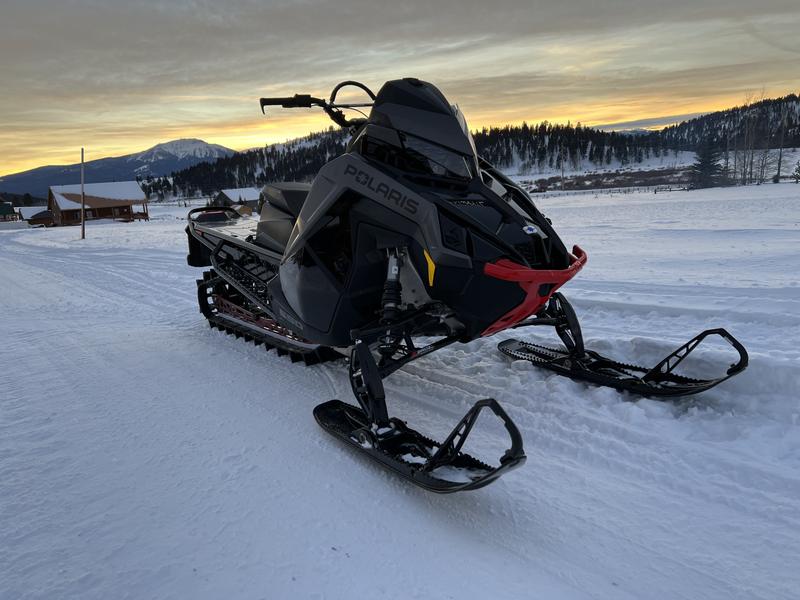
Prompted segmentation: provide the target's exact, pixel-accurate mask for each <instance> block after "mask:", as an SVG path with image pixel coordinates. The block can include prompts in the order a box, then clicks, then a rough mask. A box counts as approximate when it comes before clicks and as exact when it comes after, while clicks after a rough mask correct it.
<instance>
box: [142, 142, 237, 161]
mask: <svg viewBox="0 0 800 600" xmlns="http://www.w3.org/2000/svg"><path fill="white" fill-rule="evenodd" d="M231 154H233V150H231V149H230V148H226V147H225V146H220V145H219V144H209V143H208V142H204V141H203V140H198V139H194V138H188V139H181V140H173V141H171V142H164V143H163V144H156V145H155V146H153V147H152V148H149V149H147V150H145V151H144V152H140V153H139V154H131V155H130V156H129V157H128V160H130V161H139V162H143V163H154V162H158V161H162V160H174V159H178V160H184V159H190V160H191V159H195V158H199V159H203V160H213V159H215V158H220V157H221V156H230V155H231Z"/></svg>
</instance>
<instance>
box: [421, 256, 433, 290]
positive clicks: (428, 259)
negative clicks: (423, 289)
mask: <svg viewBox="0 0 800 600" xmlns="http://www.w3.org/2000/svg"><path fill="white" fill-rule="evenodd" d="M422 252H423V254H425V261H426V262H427V263H428V287H433V276H434V275H436V263H434V262H433V259H432V258H431V255H430V254H428V251H427V250H425V249H424V248H423V249H422Z"/></svg>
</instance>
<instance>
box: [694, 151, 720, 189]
mask: <svg viewBox="0 0 800 600" xmlns="http://www.w3.org/2000/svg"><path fill="white" fill-rule="evenodd" d="M721 156H722V153H721V152H720V151H719V150H718V149H717V148H716V147H715V146H714V145H713V144H711V143H709V142H706V143H704V144H703V145H702V146H701V148H700V149H699V150H698V151H697V160H696V162H695V163H694V164H693V165H692V168H691V169H690V171H689V174H690V177H691V182H692V188H695V189H698V188H709V187H714V186H715V185H719V184H720V183H721V179H722V167H721V166H720V164H719V161H720V158H721Z"/></svg>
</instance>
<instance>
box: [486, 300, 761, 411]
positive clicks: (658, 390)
mask: <svg viewBox="0 0 800 600" xmlns="http://www.w3.org/2000/svg"><path fill="white" fill-rule="evenodd" d="M539 318H541V319H543V320H545V321H548V320H552V319H555V320H556V321H560V322H558V323H556V324H555V327H556V331H557V332H558V333H559V335H560V336H561V339H562V341H564V345H565V346H566V349H558V348H550V347H547V346H541V345H539V344H533V343H529V342H525V341H522V340H518V339H508V340H505V341H502V342H500V343H499V344H498V346H497V348H498V350H500V352H502V353H503V354H505V355H506V356H509V357H511V358H514V359H521V360H527V361H529V362H530V363H531V364H532V365H534V366H537V367H541V368H544V369H549V370H551V371H554V372H555V373H558V374H559V375H564V376H566V377H569V378H570V379H574V380H578V381H586V382H588V383H593V384H595V385H601V386H607V387H612V388H614V389H617V390H620V391H626V392H631V393H633V394H639V395H641V396H647V397H653V398H675V397H679V396H688V395H691V394H697V393H699V392H703V391H705V390H708V389H711V388H712V387H714V386H715V385H719V384H720V383H722V382H723V381H725V380H727V379H730V378H731V377H733V376H734V375H737V374H738V373H741V372H742V371H744V369H745V368H746V367H747V363H748V356H747V350H745V348H744V346H742V344H741V343H740V342H739V341H738V340H737V339H736V338H735V337H733V336H732V335H731V334H730V333H728V332H727V331H726V330H725V329H707V330H706V331H703V332H702V333H700V334H698V335H697V336H695V337H694V338H692V339H691V340H689V341H688V342H686V343H685V344H684V345H683V346H681V347H680V348H678V349H676V350H675V351H674V352H672V353H671V354H669V355H668V356H667V357H665V358H664V359H663V360H661V361H660V362H659V363H658V364H657V365H656V366H654V367H652V368H646V367H640V366H637V365H631V364H626V363H622V362H618V361H616V360H613V359H611V358H608V357H606V356H603V355H602V354H600V353H599V352H595V351H594V350H587V349H586V348H584V345H583V335H582V334H581V331H580V326H579V325H578V321H577V319H576V317H575V312H574V310H573V309H572V307H571V305H570V304H569V302H568V301H567V300H566V298H564V296H563V295H562V294H560V293H556V294H554V295H553V298H552V299H551V301H550V303H549V304H548V307H547V308H546V309H545V310H544V311H543V312H542V313H541V316H540V317H539ZM537 324H538V323H535V322H528V323H522V324H521V325H520V326H526V325H537ZM545 324H552V323H549V322H548V323H545ZM710 336H718V337H721V338H722V339H724V340H725V341H726V342H728V343H729V344H730V345H731V346H733V348H735V349H736V351H737V352H738V354H739V357H738V360H737V361H736V362H735V363H734V364H732V365H731V366H730V367H729V368H728V369H727V371H726V372H725V373H724V374H723V375H720V376H719V377H715V378H711V379H695V378H692V377H687V376H684V375H680V374H678V373H676V372H675V369H676V367H677V366H678V365H679V364H680V363H681V362H683V360H684V359H686V357H687V356H689V354H691V353H692V351H694V350H695V349H696V348H697V347H698V346H699V345H700V343H701V342H702V341H703V340H704V339H706V338H707V337H710Z"/></svg>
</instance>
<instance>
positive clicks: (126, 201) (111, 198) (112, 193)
mask: <svg viewBox="0 0 800 600" xmlns="http://www.w3.org/2000/svg"><path fill="white" fill-rule="evenodd" d="M84 195H85V203H86V220H87V221H89V220H96V219H114V220H118V221H133V220H134V219H144V220H149V219H150V215H149V213H148V210H147V198H146V197H145V195H144V192H143V191H142V188H141V187H139V184H138V183H137V182H136V181H116V182H113V183H87V184H86V185H84ZM47 208H48V209H49V210H50V211H51V212H52V214H53V224H54V225H77V224H79V223H80V222H81V186H80V184H72V185H53V186H50V191H49V192H48V196H47Z"/></svg>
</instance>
